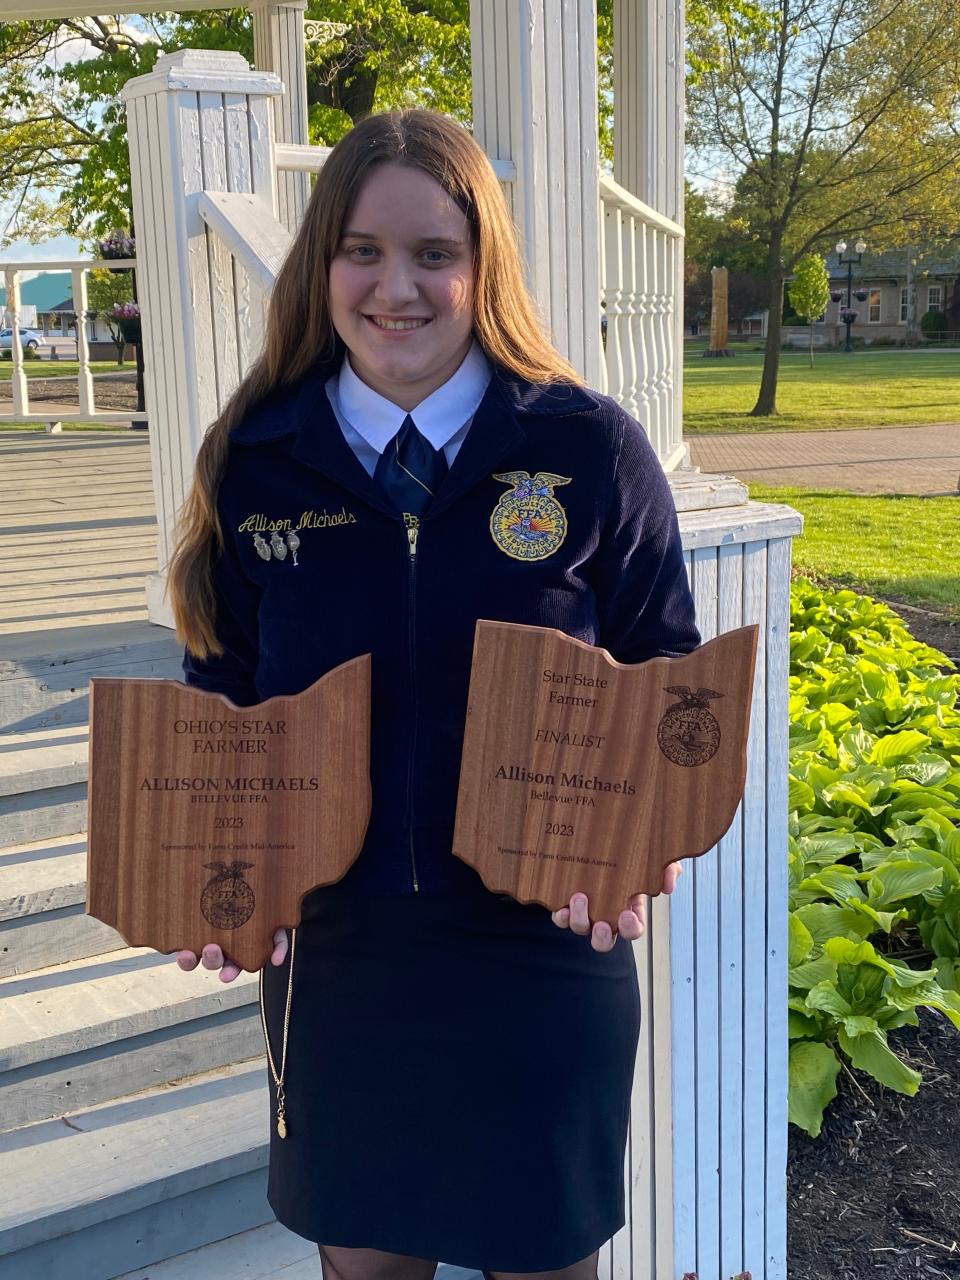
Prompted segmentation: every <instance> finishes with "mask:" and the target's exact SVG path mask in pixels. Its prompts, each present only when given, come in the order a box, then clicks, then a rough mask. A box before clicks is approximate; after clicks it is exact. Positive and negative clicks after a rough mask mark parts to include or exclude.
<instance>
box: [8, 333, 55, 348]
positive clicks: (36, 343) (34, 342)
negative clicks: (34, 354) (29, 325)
mask: <svg viewBox="0 0 960 1280" xmlns="http://www.w3.org/2000/svg"><path fill="white" fill-rule="evenodd" d="M46 345H47V340H46V338H45V337H44V336H43V334H42V333H41V332H40V330H39V329H21V330H20V346H21V347H23V349H24V350H26V349H27V347H29V348H30V350H31V351H36V350H37V349H38V348H39V347H45V346H46ZM12 346H13V330H12V329H0V351H9V350H10V348H11V347H12Z"/></svg>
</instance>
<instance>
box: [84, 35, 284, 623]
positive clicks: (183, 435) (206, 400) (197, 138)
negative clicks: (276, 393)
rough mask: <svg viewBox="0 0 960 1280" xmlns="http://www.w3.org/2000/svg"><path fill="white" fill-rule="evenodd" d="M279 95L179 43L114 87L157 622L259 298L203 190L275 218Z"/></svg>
mask: <svg viewBox="0 0 960 1280" xmlns="http://www.w3.org/2000/svg"><path fill="white" fill-rule="evenodd" d="M280 92H282V88H281V85H280V82H279V80H278V79H277V77H276V76H274V75H271V74H269V73H267V72H263V71H251V70H250V68H249V67H248V65H247V63H246V62H245V61H244V59H243V58H242V57H241V56H240V54H238V53H224V52H205V51H203V50H198V49H186V50H182V51H180V52H178V53H173V54H169V55H167V56H165V57H161V58H158V59H157V63H156V66H155V68H154V70H153V71H152V72H151V73H150V74H149V75H145V76H138V77H137V78H136V79H133V80H129V81H128V82H127V84H126V85H125V86H124V89H123V93H122V98H123V101H124V102H125V104H126V108H127V129H128V135H129V142H130V179H131V187H132V191H133V211H134V218H135V220H136V227H137V268H138V272H139V285H140V297H141V300H142V306H143V317H142V330H143V342H144V356H145V360H144V365H145V387H144V390H145V395H146V407H147V414H148V417H149V422H150V455H151V464H152V472H153V489H154V496H155V500H156V508H157V524H158V559H159V565H160V570H161V572H160V573H157V574H153V575H151V576H150V578H149V579H148V581H147V606H148V611H149V616H150V618H151V620H152V621H154V622H159V623H161V624H163V625H165V626H171V625H172V619H171V615H170V611H169V607H168V606H167V604H166V603H165V602H164V600H163V591H164V582H165V579H164V574H163V569H164V566H165V565H166V564H167V561H168V560H169V557H170V553H171V550H172V534H173V527H174V522H175V520H176V516H177V512H178V511H179V509H180V506H181V504H182V502H183V499H184V497H185V496H186V492H187V488H188V487H189V484H190V480H191V477H192V475H193V464H194V458H195V457H196V454H197V450H198V449H199V447H200V442H201V440H202V439H203V435H204V432H205V430H206V429H207V427H208V426H209V425H210V423H211V422H212V421H213V420H214V418H216V417H217V415H218V413H219V412H220V410H221V409H222V408H223V406H224V404H225V403H226V401H227V399H228V398H229V396H230V393H231V392H232V391H233V389H234V387H235V386H236V385H237V383H238V382H239V380H240V377H241V375H242V374H243V372H245V370H246V368H247V366H248V365H249V362H250V359H251V358H252V356H253V355H255V354H256V353H255V350H253V346H254V345H255V341H256V331H257V320H256V317H255V316H253V315H252V312H253V310H254V308H255V307H256V306H257V302H256V300H255V299H254V300H252V299H251V294H250V289H249V284H248V282H246V281H245V279H244V275H243V272H242V271H241V270H240V268H239V266H235V264H233V263H232V262H231V259H230V255H229V253H228V252H227V250H226V249H225V247H224V246H223V245H222V244H221V243H220V242H219V241H218V239H217V238H216V237H215V236H213V235H212V234H211V233H210V232H209V231H208V229H207V227H206V226H205V224H204V222H203V220H202V219H201V217H200V213H199V208H198V205H199V198H200V193H201V192H202V191H214V192H216V191H221V192H222V191H229V192H249V193H252V195H253V196H255V197H257V198H258V200H260V201H263V203H264V205H265V206H266V209H267V210H268V211H269V212H270V213H271V214H275V211H276V186H275V180H274V173H275V170H274V161H273V145H272V141H271V120H270V100H271V98H273V97H274V96H276V95H277V94H279V93H280ZM265 144H266V145H265ZM78 323H79V317H78ZM251 335H252V336H251Z"/></svg>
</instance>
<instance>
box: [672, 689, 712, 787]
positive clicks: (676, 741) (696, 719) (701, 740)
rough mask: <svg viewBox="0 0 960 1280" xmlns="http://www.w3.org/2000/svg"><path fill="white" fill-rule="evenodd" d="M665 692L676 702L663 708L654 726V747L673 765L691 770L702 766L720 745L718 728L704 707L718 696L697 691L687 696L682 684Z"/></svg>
mask: <svg viewBox="0 0 960 1280" xmlns="http://www.w3.org/2000/svg"><path fill="white" fill-rule="evenodd" d="M667 693H673V694H675V695H676V696H677V697H678V698H680V699H682V701H680V702H674V703H673V704H672V705H671V706H669V707H667V709H666V711H665V712H664V714H663V718H662V719H661V721H660V723H659V724H658V725H657V745H658V746H659V747H660V750H661V751H662V752H663V754H664V755H665V756H666V757H667V759H668V760H670V761H672V762H673V764H679V765H683V767H684V768H686V769H690V768H694V767H695V766H696V765H698V764H706V763H707V761H708V760H710V759H711V758H712V757H713V756H715V755H716V753H717V748H718V747H719V746H720V726H719V724H718V723H717V718H716V716H714V715H713V714H712V713H711V712H710V711H708V710H707V706H708V704H709V703H711V702H712V701H713V700H714V698H722V697H723V694H722V693H717V692H715V691H714V690H713V689H698V690H697V691H696V693H691V692H690V689H689V687H688V686H687V685H685V684H679V685H671V686H669V687H668V688H667Z"/></svg>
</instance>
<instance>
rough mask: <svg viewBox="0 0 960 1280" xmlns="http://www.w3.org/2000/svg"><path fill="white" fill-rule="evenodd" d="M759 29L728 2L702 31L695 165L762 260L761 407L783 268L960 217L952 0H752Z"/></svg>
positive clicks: (957, 24)
mask: <svg viewBox="0 0 960 1280" xmlns="http://www.w3.org/2000/svg"><path fill="white" fill-rule="evenodd" d="M758 5H759V7H760V8H761V9H762V10H763V12H764V14H765V17H766V30H765V32H764V34H762V35H761V36H760V37H759V38H758V37H757V36H756V34H755V33H747V34H746V35H745V34H744V33H743V32H742V31H740V30H738V28H737V27H736V25H735V24H731V23H729V22H726V21H725V20H724V19H723V18H722V16H719V17H718V18H717V19H716V20H715V21H714V22H713V23H712V25H711V27H710V28H709V29H708V30H707V31H704V32H701V33H699V34H698V35H696V36H695V39H694V47H693V54H694V56H695V57H697V56H702V58H703V60H704V63H705V70H704V72H703V74H702V75H701V76H700V78H699V80H698V82H697V84H696V85H695V86H693V88H692V90H691V95H690V134H689V141H690V144H691V148H692V151H693V155H694V167H695V168H699V169H700V170H701V171H704V170H706V171H709V172H711V173H712V174H714V175H716V174H720V175H722V177H723V179H724V182H725V184H726V192H727V195H726V199H725V201H724V202H723V203H724V216H725V218H726V219H727V221H728V224H729V225H730V226H731V227H737V228H738V229H739V231H740V234H741V237H742V239H743V241H744V243H745V244H746V245H752V246H753V248H754V250H755V251H756V252H757V253H758V255H759V257H760V258H761V259H762V262H763V271H764V275H765V276H766V278H767V280H768V282H769V297H768V303H767V305H768V307H769V310H770V325H769V329H768V338H767V354H766V359H765V362H764V371H763V379H762V382H761V389H760V395H759V397H758V401H757V405H756V407H755V408H754V413H755V414H769V413H774V412H776V381H777V370H778V363H779V350H780V317H781V311H782V299H783V285H784V280H785V279H786V277H787V276H788V275H790V273H791V272H792V271H793V270H794V268H795V266H796V264H797V263H798V262H799V260H800V259H801V258H802V257H803V255H804V254H807V253H809V252H811V251H820V252H825V251H827V250H828V249H829V247H830V246H831V245H832V244H833V242H834V241H835V240H837V239H838V237H840V236H843V237H844V238H846V239H847V240H853V239H856V238H857V237H858V236H860V235H863V236H864V237H865V238H866V239H867V241H868V243H869V244H870V245H871V247H872V248H881V247H886V246H891V245H895V244H898V243H906V242H909V239H910V237H911V236H912V235H914V234H915V229H916V227H917V226H919V225H921V224H924V223H925V224H927V225H929V224H931V223H936V224H938V225H940V226H942V227H944V228H949V227H952V228H953V230H952V232H951V233H949V234H953V235H956V234H957V233H958V231H960V218H958V212H957V211H958V209H960V199H958V197H960V128H958V127H957V126H958V119H960V74H958V73H960V7H958V6H957V4H956V0H758Z"/></svg>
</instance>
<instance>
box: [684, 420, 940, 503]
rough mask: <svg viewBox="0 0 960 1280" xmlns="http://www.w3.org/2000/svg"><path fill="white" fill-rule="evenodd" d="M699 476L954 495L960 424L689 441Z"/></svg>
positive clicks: (760, 433)
mask: <svg viewBox="0 0 960 1280" xmlns="http://www.w3.org/2000/svg"><path fill="white" fill-rule="evenodd" d="M687 440H688V443H689V445H690V452H691V455H692V457H693V461H694V463H695V465H696V466H698V467H699V468H700V470H701V471H706V472H714V473H720V474H727V475H735V476H737V477H738V479H740V480H743V481H744V482H745V483H746V484H751V483H753V484H776V485H799V486H802V487H803V488H805V489H817V488H823V489H849V490H851V491H852V492H854V493H920V494H946V493H951V494H952V493H957V491H958V488H960V423H954V422H951V423H943V424H938V425H935V426H922V427H869V428H866V429H864V430H849V429H838V430H836V431H757V432H748V431H744V432H739V433H737V434H730V435H716V436H688V437H687Z"/></svg>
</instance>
